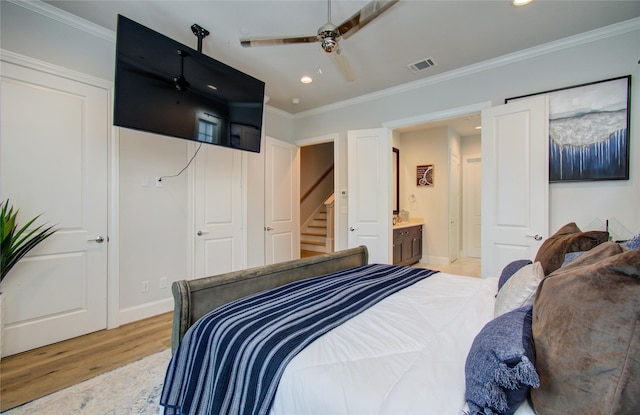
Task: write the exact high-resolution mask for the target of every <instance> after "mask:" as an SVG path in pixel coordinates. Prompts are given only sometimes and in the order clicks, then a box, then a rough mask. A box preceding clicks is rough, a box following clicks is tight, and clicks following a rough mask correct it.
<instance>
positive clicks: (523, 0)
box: [511, 0, 533, 7]
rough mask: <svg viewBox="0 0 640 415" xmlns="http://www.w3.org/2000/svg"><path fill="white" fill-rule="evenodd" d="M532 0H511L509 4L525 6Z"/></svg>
mask: <svg viewBox="0 0 640 415" xmlns="http://www.w3.org/2000/svg"><path fill="white" fill-rule="evenodd" d="M532 1H533V0H511V4H513V5H514V6H516V7H517V6H526V5H527V4H529V3H531V2H532Z"/></svg>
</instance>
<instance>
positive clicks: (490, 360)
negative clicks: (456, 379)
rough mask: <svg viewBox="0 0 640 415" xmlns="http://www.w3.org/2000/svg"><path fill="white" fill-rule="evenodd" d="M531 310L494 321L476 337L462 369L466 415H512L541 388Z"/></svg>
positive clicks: (528, 308)
mask: <svg viewBox="0 0 640 415" xmlns="http://www.w3.org/2000/svg"><path fill="white" fill-rule="evenodd" d="M532 310H533V306H531V305H528V306H525V307H521V308H518V309H515V310H513V311H510V312H508V313H505V314H502V315H501V316H499V317H496V318H495V319H493V320H492V321H490V322H489V323H487V324H486V325H485V326H484V328H483V329H482V330H481V331H480V333H478V335H477V336H476V338H475V339H474V341H473V345H472V346H471V350H470V351H469V354H468V356H467V361H466V365H465V377H466V390H465V399H466V401H467V404H468V406H469V412H468V413H467V414H468V415H513V413H514V412H515V411H516V410H517V409H518V407H519V406H520V404H522V403H523V402H524V401H525V400H526V399H527V396H528V394H529V388H530V387H538V386H540V379H539V377H538V373H537V372H536V368H535V358H536V353H535V349H534V346H533V334H532V332H531V314H532Z"/></svg>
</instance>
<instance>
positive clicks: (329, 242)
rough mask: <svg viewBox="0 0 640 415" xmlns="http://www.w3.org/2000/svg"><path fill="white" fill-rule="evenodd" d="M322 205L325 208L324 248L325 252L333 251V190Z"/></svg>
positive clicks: (334, 204)
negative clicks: (325, 232) (325, 230)
mask: <svg viewBox="0 0 640 415" xmlns="http://www.w3.org/2000/svg"><path fill="white" fill-rule="evenodd" d="M324 206H325V208H326V209H327V236H326V239H325V245H324V246H325V250H326V252H333V251H334V236H333V234H334V231H333V229H334V226H333V223H334V218H335V207H336V202H335V192H334V193H331V196H329V197H328V198H327V200H325V201H324Z"/></svg>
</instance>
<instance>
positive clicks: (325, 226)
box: [307, 223, 327, 229]
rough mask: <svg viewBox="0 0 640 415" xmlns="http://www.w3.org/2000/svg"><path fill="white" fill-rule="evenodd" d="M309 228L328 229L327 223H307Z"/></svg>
mask: <svg viewBox="0 0 640 415" xmlns="http://www.w3.org/2000/svg"><path fill="white" fill-rule="evenodd" d="M307 227H308V228H315V229H327V225H316V224H313V223H312V224H310V225H307Z"/></svg>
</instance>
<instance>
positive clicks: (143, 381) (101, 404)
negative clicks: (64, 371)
mask: <svg viewBox="0 0 640 415" xmlns="http://www.w3.org/2000/svg"><path fill="white" fill-rule="evenodd" d="M170 359H171V352H170V350H169V349H167V350H165V351H163V352H160V353H156V354H153V355H151V356H147V357H145V358H143V359H141V360H138V361H136V362H133V363H129V364H128V365H125V366H123V367H121V368H118V369H114V370H112V371H110V372H107V373H104V374H102V375H100V376H96V377H95V378H92V379H89V380H86V381H84V382H82V383H78V384H77V385H73V386H70V387H68V388H66V389H62V390H60V391H58V392H55V393H52V394H50V395H47V396H45V397H43V398H40V399H36V400H35V401H32V402H29V403H26V404H24V405H22V406H19V407H17V408H14V409H10V410H9V411H6V412H3V415H4V414H6V415H32V414H38V415H41V414H57V415H66V414H69V415H71V414H74V415H76V414H83V415H156V414H160V413H162V412H161V407H160V405H159V401H160V393H161V392H162V383H163V381H164V376H165V372H166V370H167V366H168V364H169V360H170Z"/></svg>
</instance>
